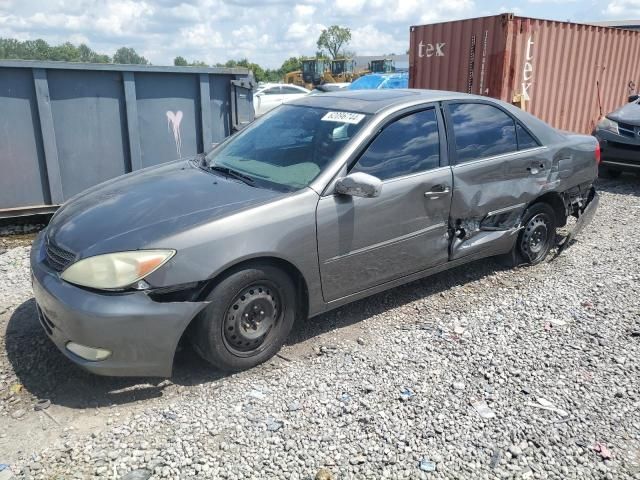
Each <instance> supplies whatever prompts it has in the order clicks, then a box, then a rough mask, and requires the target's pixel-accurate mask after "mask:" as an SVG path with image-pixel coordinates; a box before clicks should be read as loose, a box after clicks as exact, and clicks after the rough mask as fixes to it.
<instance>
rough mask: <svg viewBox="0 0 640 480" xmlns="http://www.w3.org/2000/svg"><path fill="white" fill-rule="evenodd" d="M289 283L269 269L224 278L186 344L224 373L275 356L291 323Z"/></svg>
mask: <svg viewBox="0 0 640 480" xmlns="http://www.w3.org/2000/svg"><path fill="white" fill-rule="evenodd" d="M296 298H297V296H296V290H295V286H294V283H293V282H292V281H291V278H290V277H289V275H288V274H286V273H285V272H283V271H282V270H280V269H279V268H276V267H274V266H271V265H253V266H249V267H246V268H243V269H238V270H236V271H232V272H231V273H229V274H228V275H227V276H226V277H225V278H224V279H223V280H221V281H220V282H219V283H218V284H217V285H216V286H215V288H214V289H213V291H212V292H211V294H210V295H209V296H208V297H207V300H208V301H209V302H210V304H209V305H208V306H207V307H206V308H205V309H204V310H203V311H202V312H201V313H200V315H199V316H198V318H197V319H196V320H195V322H196V324H195V326H194V328H193V329H192V330H191V340H192V343H193V345H194V347H195V349H196V351H197V352H198V353H199V354H200V355H201V356H202V357H203V358H204V359H205V360H207V361H208V362H209V363H211V364H212V365H214V366H216V367H218V368H220V369H221V370H226V371H238V370H244V369H247V368H251V367H254V366H255V365H258V364H260V363H262V362H264V361H266V360H268V359H269V358H271V357H272V356H273V355H275V354H276V353H277V352H278V350H280V348H281V347H282V344H283V343H284V341H285V339H286V338H287V336H288V335H289V332H290V331H291V327H292V326H293V322H294V321H295V316H296V311H297V305H296Z"/></svg>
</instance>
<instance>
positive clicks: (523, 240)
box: [514, 203, 556, 265]
mask: <svg viewBox="0 0 640 480" xmlns="http://www.w3.org/2000/svg"><path fill="white" fill-rule="evenodd" d="M522 226H523V228H522V231H521V232H520V234H519V235H518V241H517V243H516V245H515V247H514V248H515V249H516V252H515V253H517V256H518V257H519V260H521V261H522V262H524V263H525V264H528V265H537V264H538V263H540V262H542V261H543V260H544V259H545V258H546V256H547V255H548V253H549V251H550V250H551V248H552V247H553V244H554V240H555V238H556V216H555V213H554V211H553V208H551V206H550V205H548V204H547V203H534V204H533V205H531V206H530V207H529V208H528V209H527V210H526V211H525V213H524V217H523V221H522Z"/></svg>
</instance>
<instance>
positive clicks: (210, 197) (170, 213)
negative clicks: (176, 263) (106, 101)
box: [47, 160, 285, 258]
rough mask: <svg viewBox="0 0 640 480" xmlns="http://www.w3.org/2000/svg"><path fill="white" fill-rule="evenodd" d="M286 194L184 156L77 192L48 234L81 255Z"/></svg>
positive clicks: (135, 244) (126, 245)
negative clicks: (209, 168)
mask: <svg viewBox="0 0 640 480" xmlns="http://www.w3.org/2000/svg"><path fill="white" fill-rule="evenodd" d="M283 195H285V194H283V193H279V192H275V191H272V190H267V189H262V188H256V187H252V186H250V185H247V184H245V183H242V182H240V181H238V180H235V179H230V178H226V177H223V176H220V175H218V174H214V173H211V172H207V171H205V170H203V169H201V168H199V167H198V166H197V165H196V164H195V163H194V162H191V161H184V160H183V161H178V162H172V163H169V164H165V165H162V166H159V167H152V168H148V169H145V170H141V171H139V172H136V173H130V174H127V175H124V176H122V177H118V178H116V179H114V180H110V181H108V182H106V183H103V184H100V185H98V186H96V187H93V188H91V189H89V190H87V191H85V192H83V193H81V194H80V195H78V196H76V197H74V198H72V199H71V200H70V201H69V202H67V203H66V204H65V205H63V206H62V207H61V208H60V209H59V210H58V212H57V213H56V215H55V216H54V217H53V219H52V220H51V222H50V224H49V227H48V228H47V237H48V238H49V240H50V241H53V242H54V243H55V244H56V245H57V246H59V247H61V248H64V249H66V250H69V251H70V252H73V253H75V254H77V255H79V256H80V257H81V258H82V257H87V256H91V255H97V254H100V253H106V252H111V251H122V250H136V249H140V248H145V247H147V246H149V245H154V246H156V247H158V246H162V245H161V241H162V239H163V238H165V237H167V236H170V235H173V234H175V233H178V232H182V231H185V230H187V229H189V228H191V227H194V226H197V225H201V224H203V223H207V222H211V221H214V220H216V219H218V218H221V217H223V216H226V215H230V214H232V213H237V212H238V211H240V210H242V209H246V208H249V207H252V206H255V205H259V204H262V203H265V202H268V201H270V200H272V199H275V198H278V197H281V196H283ZM158 242H160V244H159V243H158Z"/></svg>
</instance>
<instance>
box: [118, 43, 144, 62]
mask: <svg viewBox="0 0 640 480" xmlns="http://www.w3.org/2000/svg"><path fill="white" fill-rule="evenodd" d="M113 63H124V64H128V65H149V60H147V59H146V58H144V57H143V56H141V55H138V52H136V51H135V50H134V49H133V48H127V47H121V48H119V49H118V50H117V51H116V53H114V54H113Z"/></svg>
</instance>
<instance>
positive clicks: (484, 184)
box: [450, 135, 597, 260]
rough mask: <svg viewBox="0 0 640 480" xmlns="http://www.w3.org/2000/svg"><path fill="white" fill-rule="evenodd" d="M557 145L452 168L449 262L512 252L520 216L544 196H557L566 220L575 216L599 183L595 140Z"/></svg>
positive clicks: (571, 138) (574, 138) (569, 139)
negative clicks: (487, 253)
mask: <svg viewBox="0 0 640 480" xmlns="http://www.w3.org/2000/svg"><path fill="white" fill-rule="evenodd" d="M559 139H560V140H561V142H558V143H556V144H554V145H551V146H547V147H540V148H538V149H534V150H528V151H527V150H525V151H522V152H515V153H512V154H508V155H502V156H499V157H494V158H490V159H486V160H479V161H475V162H469V163H464V164H460V165H455V166H453V167H452V169H453V182H454V190H453V197H452V203H451V225H450V227H451V230H452V242H451V249H450V259H452V260H453V259H458V258H461V257H464V256H466V255H469V254H472V253H476V252H477V251H478V250H483V249H491V250H492V252H491V253H493V254H496V253H506V252H508V251H509V250H511V248H513V245H514V242H515V241H516V239H517V233H518V231H519V229H520V228H521V227H520V222H521V220H522V216H523V214H524V212H525V211H526V209H527V207H528V206H529V205H531V204H533V203H535V202H536V201H538V200H540V199H541V197H543V196H546V197H547V198H548V196H549V194H554V195H558V196H559V198H560V199H561V201H562V203H563V204H564V209H565V212H564V214H565V215H566V214H574V213H576V207H578V204H580V203H581V202H584V199H585V198H586V196H587V194H588V191H589V188H590V187H591V185H592V183H593V181H594V180H595V178H596V177H597V164H596V162H595V156H594V151H595V146H596V139H595V138H593V137H589V136H585V135H562V136H559ZM580 206H582V205H580ZM559 223H562V219H559Z"/></svg>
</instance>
